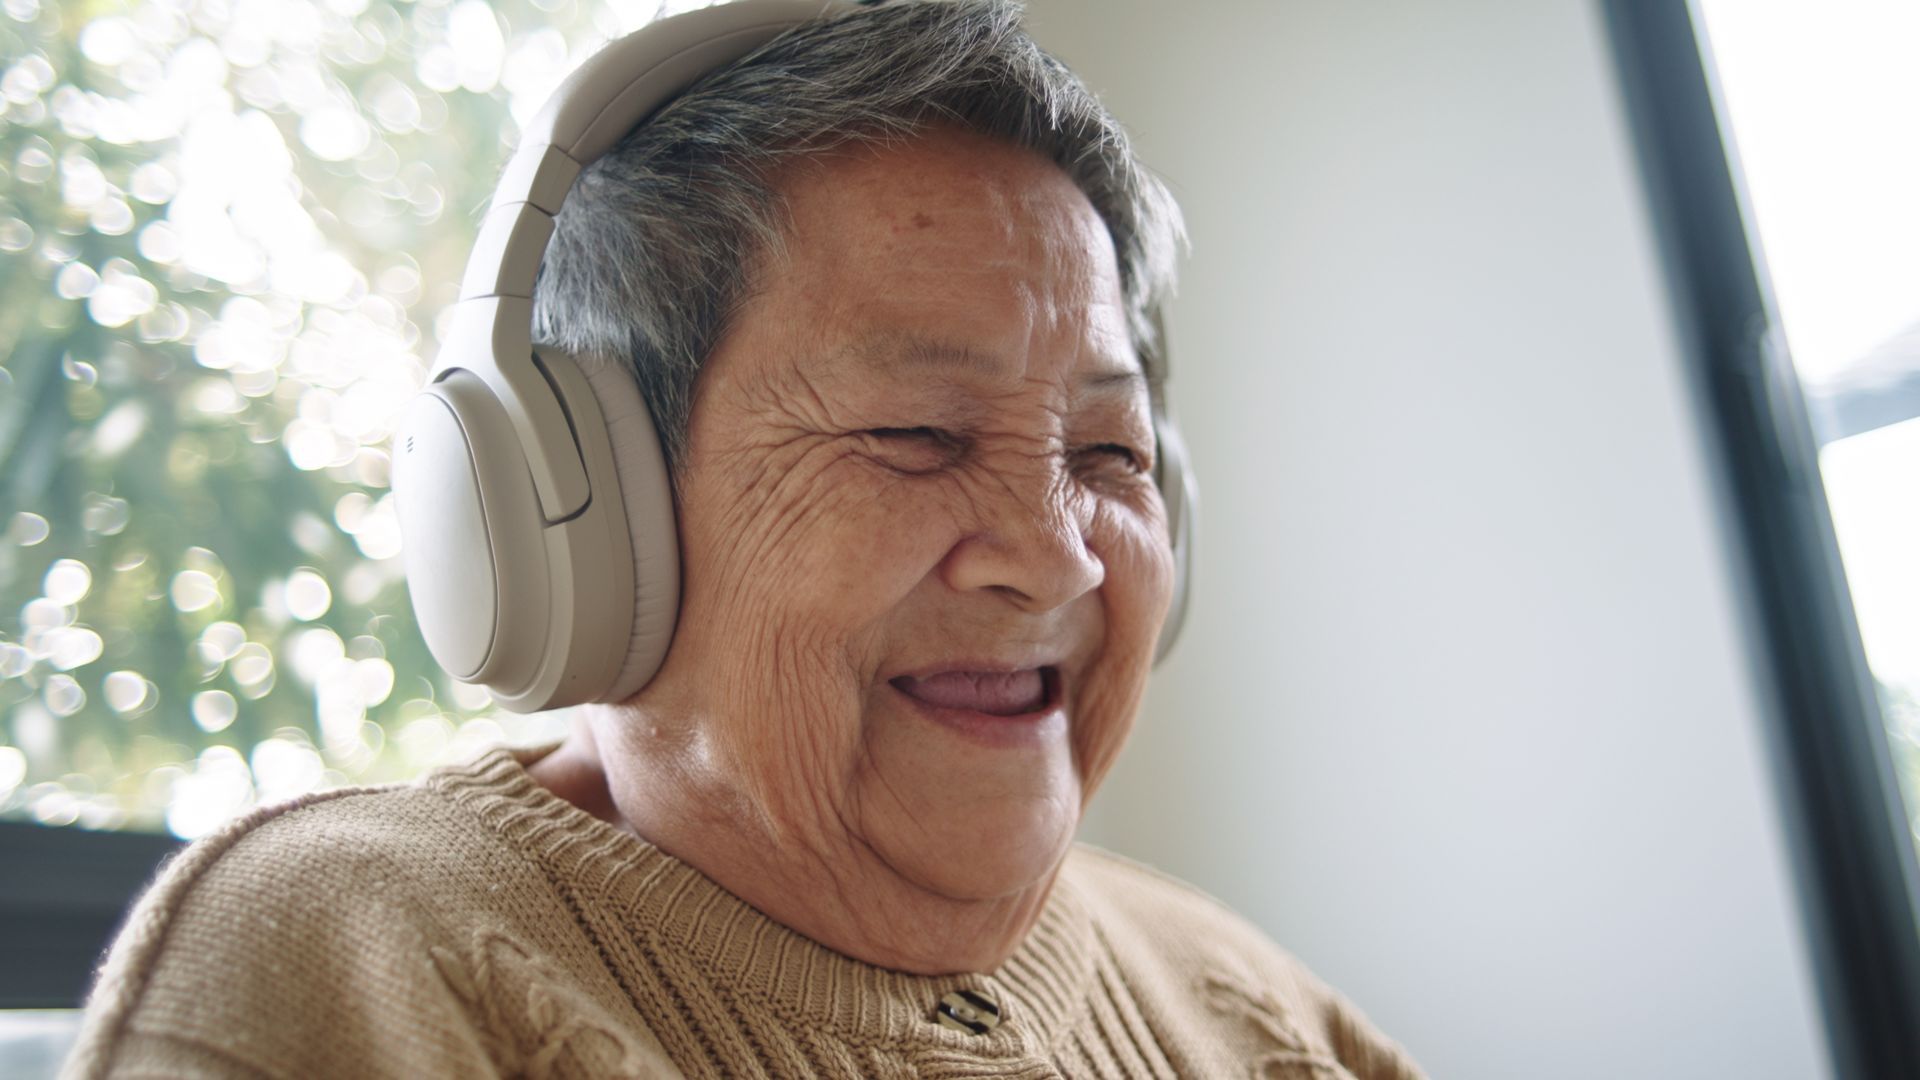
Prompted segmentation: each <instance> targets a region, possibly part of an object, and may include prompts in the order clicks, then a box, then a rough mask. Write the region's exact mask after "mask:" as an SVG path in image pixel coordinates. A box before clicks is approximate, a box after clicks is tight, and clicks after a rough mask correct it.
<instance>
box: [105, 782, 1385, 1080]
mask: <svg viewBox="0 0 1920 1080" xmlns="http://www.w3.org/2000/svg"><path fill="white" fill-rule="evenodd" d="M544 752H545V751H544V749H543V750H533V751H521V752H509V751H506V750H495V751H491V752H489V753H487V754H485V755H483V756H482V757H480V758H479V759H478V760H476V761H474V762H472V763H470V764H466V765H461V766H455V767H452V768H447V769H442V770H440V771H437V772H435V773H433V774H431V775H429V776H427V777H426V778H425V779H423V780H422V781H420V782H419V783H417V784H412V785H405V786H393V787H384V788H359V789H352V790H347V791H340V792H331V793H327V794H325V795H320V796H314V797H311V798H307V799H303V800H297V801H295V802H291V803H286V804H282V805H280V806H277V807H271V808H267V809H264V810H261V811H259V812H257V813H255V814H252V815H250V816H248V817H247V818H246V819H244V820H242V821H240V822H238V823H236V824H235V825H233V826H232V827H230V828H228V829H226V830H224V831H222V832H221V833H220V834H219V835H217V836H215V837H211V838H209V839H207V840H203V841H201V842H200V843H197V844H195V845H193V846H192V847H191V848H189V849H188V850H187V851H186V852H185V853H183V854H182V855H181V856H179V857H178V858H176V859H175V860H174V861H173V862H172V863H171V864H170V865H169V866H168V867H167V868H166V869H165V870H164V871H163V872H162V874H161V876H160V879H159V880H158V882H157V883H156V884H155V885H154V887H153V888H152V889H151V890H149V892H148V893H147V895H146V896H145V897H143V898H142V900H141V902H140V904H139V905H138V906H137V908H136V910H135V912H134V914H133V915H132V916H131V918H130V920H129V922H128V925H127V927H126V929H125V931H124V932H123V933H122V934H121V937H120V939H119V941H118V942H116V944H115V945H114V947H113V950H112V951H111V953H110V954H109V956H108V959H107V961H106V964H105V965H104V967H103V968H102V970H101V974H100V977H99V982H98V984H97V986H96V988H95V991H94V995H93V999H92V1001H91V1003H90V1005H89V1012H88V1017H87V1022H86V1028H85V1030H84V1031H83V1033H82V1035H81V1039H80V1042H79V1045H78V1046H77V1047H76V1049H75V1052H74V1054H73V1056H72V1057H71V1058H70V1059H69V1061H68V1063H67V1075H69V1076H74V1077H94V1076H109V1075H112V1076H161V1075H165V1076H179V1075H201V1076H236V1077H237V1076H267V1077H325V1076H343V1077H346V1076H351V1077H389V1076H390V1077H419V1076H463V1077H464V1076H515V1077H533V1078H541V1077H552V1078H564V1077H677V1076H687V1077H802V1076H820V1077H879V1078H895V1077H898V1078H907V1077H924V1078H929V1080H937V1078H954V1080H959V1078H967V1077H996V1078H1004V1077H1032V1078H1040V1077H1060V1076H1099V1077H1106V1076H1112V1077H1174V1076H1193V1077H1215V1076H1220V1077H1228V1076H1252V1077H1279V1078H1298V1080H1330V1078H1341V1080H1403V1078H1410V1077H1417V1076H1419V1075H1420V1074H1419V1072H1418V1070H1417V1069H1416V1068H1415V1067H1414V1065H1413V1064H1412V1063H1411V1062H1410V1061H1409V1060H1408V1059H1407V1057H1406V1055H1405V1054H1404V1053H1403V1052H1402V1051H1401V1050H1400V1049H1399V1048H1398V1047H1397V1046H1395V1045H1394V1044H1393V1043H1392V1042H1391V1041H1390V1040H1388V1039H1386V1038H1385V1037H1383V1036H1381V1035H1380V1034H1379V1033H1378V1032H1377V1031H1375V1030H1374V1029H1373V1028H1372V1027H1371V1026H1370V1025H1368V1023H1367V1022H1366V1020H1365V1019H1364V1018H1363V1017H1361V1016H1360V1014H1359V1013H1358V1012H1357V1011H1355V1010H1354V1009H1353V1007H1352V1006H1351V1005H1350V1004H1348V1003H1347V1002H1346V1001H1345V1000H1343V999H1342V998H1340V997H1339V995H1337V994H1335V993H1334V992H1333V991H1331V990H1330V989H1328V988H1327V987H1326V986H1325V985H1323V984H1322V983H1320V982H1319V981H1318V980H1316V979H1315V978H1314V977H1313V976H1312V975H1311V974H1310V973H1308V972H1307V971H1306V970H1305V968H1303V967H1302V966H1301V965H1300V964H1299V963H1298V962H1297V961H1295V960H1293V959H1292V958H1291V957H1289V956H1287V955H1286V954H1285V953H1283V952H1282V951H1280V950H1279V949H1277V948H1275V947H1274V946H1273V945H1272V944H1271V943H1270V942H1268V941H1267V940H1266V939H1265V938H1264V937H1263V936H1262V935H1260V933H1259V932H1258V931H1256V930H1254V929H1253V928H1252V927H1251V926H1249V925H1248V924H1247V923H1245V922H1244V921H1242V920H1241V919H1239V918H1238V917H1236V916H1234V915H1233V914H1232V913H1231V912H1229V911H1227V910H1226V909H1225V908H1223V907H1221V906H1220V905H1219V904H1218V903H1216V902H1215V901H1213V900H1211V899H1210V898H1208V897H1206V896H1204V895H1202V894H1200V893H1198V892H1196V891H1195V890H1193V889H1191V888H1190V887H1188V886H1185V885H1182V884H1180V883H1179V882H1176V881H1174V880H1172V879H1170V878H1166V877H1164V876H1162V875H1159V874H1157V873H1155V872H1153V871H1151V870H1148V869H1146V868H1144V867H1140V866H1138V865H1136V864H1133V863H1130V862H1128V861H1126V860H1124V859H1121V858H1119V857H1117V856H1113V855H1109V854H1106V853H1104V852H1099V851H1096V850H1094V849H1092V848H1087V847H1079V848H1076V849H1075V850H1074V852H1073V854H1072V855H1071V856H1069V858H1068V860H1067V863H1066V866H1065V867H1064V868H1063V870H1062V872H1061V874H1060V877H1059V879H1058V881H1057V883H1056V885H1055V887H1054V890H1053V893H1052V895H1051V896H1050V897H1049V898H1048V900H1047V903H1046V905H1045V907H1044V908H1043V909H1042V912H1041V915H1040V918H1039V921H1038V922H1037V923H1036V924H1035V926H1034V928H1033V930H1032V932H1031V933H1030V934H1029V935H1028V937H1027V939H1026V941H1024V942H1023V943H1022V944H1021V946H1020V948H1019V949H1018V950H1017V951H1016V952H1015V953H1014V955H1013V956H1012V957H1010V958H1009V959H1008V960H1007V962H1006V963H1005V964H1003V965H1002V966H1001V967H1000V969H999V970H997V971H994V972H992V973H968V974H956V975H946V976H920V975H909V974H905V973H902V972H897V971H889V970H885V969H881V968H877V967H873V966H871V965H868V964H864V963H861V962H860V961H857V960H854V959H852V958H850V957H847V956H844V955H842V954H839V953H836V952H834V951H832V950H830V949H827V948H825V947H823V946H821V945H818V944H816V943H814V942H813V941H811V940H809V939H807V938H805V937H802V936H801V935H799V934H797V933H794V932H793V931H791V930H789V929H787V928H786V927H784V926H782V925H780V924H778V923H776V922H774V921H772V920H771V919H768V918H767V917H766V916H764V915H762V914H761V913H760V912H758V911H757V910H755V909H754V908H752V907H750V906H749V905H747V904H746V903H745V902H743V901H741V900H740V899H738V898H736V897H735V896H733V895H732V894H731V893H728V892H727V891H726V890H725V889H722V888H721V887H720V886H718V885H717V884H715V883H714V882H713V881H711V880H709V879H708V878H706V877H705V876H704V875H702V874H701V873H700V872H699V871H698V870H695V869H694V868H693V867H691V866H689V865H688V864H686V863H683V862H681V861H679V860H678V859H675V858H673V857H672V856H670V855H668V854H666V853H665V852H663V851H661V850H660V849H659V848H656V847H654V846H653V845H651V844H648V843H647V842H645V841H644V840H641V839H640V838H638V837H636V836H633V835H632V834H630V833H626V832H623V831H621V830H619V829H616V828H614V827H612V826H610V825H608V824H607V823H605V822H602V821H600V820H598V819H596V818H593V817H591V816H589V815H587V814H585V813H583V812H582V811H580V810H578V809H577V808H575V807H573V806H572V805H570V804H568V803H566V802H564V801H562V800H560V799H558V798H556V797H555V796H553V795H552V794H551V793H549V792H548V791H546V790H545V789H544V788H542V787H540V786H539V785H538V784H537V783H535V782H534V781H533V779H532V778H531V777H530V776H528V775H527V773H526V770H525V768H524V765H525V764H526V763H529V762H531V761H533V760H535V759H536V758H537V757H538V756H539V755H540V754H541V753H544ZM963 989H964V990H969V991H972V992H974V993H976V994H980V995H983V996H985V997H987V998H990V999H991V1000H993V1001H994V1002H996V1003H997V1004H998V1006H999V1008H1000V1011H1001V1020H1000V1023H999V1024H998V1025H997V1026H996V1027H994V1028H993V1029H992V1030H990V1031H988V1032H986V1033H984V1034H978V1035H976V1034H972V1033H970V1032H966V1031H959V1030H954V1029H951V1028H947V1027H943V1026H941V1025H939V1024H938V1023H936V1022H935V1021H934V1011H933V1010H934V1006H935V1004H936V1003H937V1002H938V1001H939V1000H940V999H941V997H942V996H943V995H945V994H947V993H949V992H951V991H955V990H963Z"/></svg>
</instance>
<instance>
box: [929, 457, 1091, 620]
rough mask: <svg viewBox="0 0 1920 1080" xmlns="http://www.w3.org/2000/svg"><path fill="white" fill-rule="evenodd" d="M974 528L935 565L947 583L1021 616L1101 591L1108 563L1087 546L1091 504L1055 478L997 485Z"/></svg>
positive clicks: (1057, 476)
mask: <svg viewBox="0 0 1920 1080" xmlns="http://www.w3.org/2000/svg"><path fill="white" fill-rule="evenodd" d="M983 509H986V510H987V511H988V512H987V513H985V514H983V515H981V518H980V520H979V522H978V528H977V529H976V530H975V531H973V532H970V533H969V534H968V535H966V536H964V537H962V538H961V539H960V541H959V543H957V544H955V545H954V547H953V550H951V551H949V552H948V553H947V557H946V559H945V560H944V561H943V562H942V563H941V573H942V574H943V576H944V577H945V579H946V582H947V585H948V586H949V587H950V588H953V589H955V590H958V591H962V592H966V591H972V590H987V591H990V592H995V593H999V594H1001V595H1003V596H1006V597H1007V598H1008V599H1010V600H1012V601H1013V602H1014V603H1015V604H1016V605H1017V606H1019V607H1020V608H1021V609H1022V610H1025V611H1030V612H1035V613H1038V612H1045V611H1052V610H1054V609H1055V608H1059V607H1063V606H1065V605H1066V604H1068V603H1069V602H1071V601H1073V600H1074V599H1076V598H1078V597H1080V596H1083V595H1085V594H1086V593H1089V592H1091V591H1093V590H1094V589H1097V588H1099V587H1100V584H1101V583H1102V582H1103V581H1105V580H1106V576H1107V568H1106V564H1105V563H1103V562H1102V561H1101V560H1100V557H1099V556H1098V555H1096V554H1094V552H1093V551H1092V550H1091V549H1089V548H1088V547H1087V531H1088V527H1089V526H1090V525H1091V523H1092V519H1093V506H1092V500H1091V499H1090V498H1088V496H1087V495H1086V494H1085V493H1084V492H1080V491H1077V490H1076V489H1075V487H1074V485H1073V484H1072V482H1071V481H1069V480H1067V479H1066V478H1065V477H1062V476H1059V475H1052V476H1045V477H1039V476H1036V477H1030V478H1021V479H1020V480H1018V481H1006V480H1004V479H1003V482H1002V483H1001V484H1000V485H998V490H997V492H996V495H995V497H994V498H993V499H992V501H991V505H990V506H988V507H983Z"/></svg>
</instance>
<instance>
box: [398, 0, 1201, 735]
mask: <svg viewBox="0 0 1920 1080" xmlns="http://www.w3.org/2000/svg"><path fill="white" fill-rule="evenodd" d="M844 10H853V8H852V7H851V6H849V5H847V4H845V3H823V2H822V0H737V2H734V3H726V4H721V5H718V6H715V7H710V8H705V9H702V10H699V11H694V12H690V13H687V14H684V15H678V16H674V17H672V18H667V19H662V20H660V21H658V22H655V23H652V24H650V25H648V26H646V27H643V28H642V29H640V30H638V31H636V32H634V33H632V34H629V35H627V36H626V37H624V38H621V39H620V40H618V41H615V42H613V43H612V44H610V45H608V46H607V47H606V48H604V49H602V50H601V51H600V52H599V53H597V54H595V55H594V56H592V57H591V58H589V59H588V60H587V61H586V62H585V63H583V64H582V65H581V66H580V67H579V68H578V69H576V70H575V71H574V72H573V74H571V75H570V76H568V77H567V79H566V81H565V82H563V83H562V84H561V86H560V88H559V89H558V90H556V91H555V92H554V95H553V97H552V98H551V99H549V100H548V101H547V104H546V106H545V107H544V108H542V109H541V111H540V113H539V115H538V116H536V117H535V118H534V119H533V121H532V122H531V123H530V124H529V125H528V126H527V128H526V130H525V131H524V132H523V133H522V137H521V142H520V145H519V148H518V149H517V150H516V151H515V153H514V155H513V158H512V159H511V160H510V161H509V162H508V163H507V167H506V169H505V170H504V171H503V172H502V174H501V177H500V184H499V187H498V189H497V190H495V192H494V195H493V201H492V203H491V204H490V206H489V209H488V211H487V214H486V217H485V219H484V221H483V222H482V224H481V226H480V233H479V236H478V238H477V239H476V240H475V241H474V245H473V253H472V255H471V256H469V258H468V260H467V269H466V276H465V278H464V279H463V280H462V282H461V286H460V298H459V300H458V302H457V303H456V304H455V305H454V307H453V311H452V315H451V317H450V319H451V324H450V329H449V332H448V333H447V335H446V337H445V339H444V341H443V343H442V345H441V348H440V353H439V356H438V357H437V358H436V359H435V361H434V365H433V369H432V371H431V373H430V374H429V376H428V383H427V386H426V387H425V388H424V389H423V390H422V391H421V392H420V394H419V395H417V396H416V397H415V398H414V399H413V401H412V402H411V403H410V404H409V405H408V406H407V408H406V410H405V412H404V413H403V414H402V415H401V418H400V422H399V424H398V426H397V427H396V430H395V434H394V438H393V490H394V494H395V498H396V504H397V508H398V511H399V519H400V529H401V533H402V536H403V537H404V539H405V544H404V546H403V552H404V559H405V565H406V575H407V588H408V591H409V593H410V594H411V596H412V600H413V610H414V614H415V616H416V617H417V619H418V621H419V626H420V633H421V636H422V637H424V638H425V639H426V642H427V648H428V650H429V651H431V652H432V653H433V658H434V660H436V661H437V662H438V663H439V664H440V666H441V667H442V668H444V669H445V670H446V672H447V673H448V674H449V675H452V676H453V677H454V678H456V679H459V680H460V681H462V682H466V683H474V684H479V685H483V686H485V687H486V688H487V689H488V690H489V691H490V692H491V693H492V695H493V697H494V700H495V701H497V702H498V703H499V704H500V705H502V706H503V707H505V708H508V709H511V710H513V711H515V712H536V711H538V710H541V709H552V708H559V707H561V706H565V705H574V704H578V703H581V702H586V701H607V702H617V701H624V700H626V699H627V698H629V697H631V696H632V695H633V694H635V693H637V692H638V691H639V690H640V688H641V687H643V686H645V685H646V683H647V681H648V680H649V679H651V678H652V677H653V675H654V672H656V671H658V670H659V668H660V664H661V662H662V661H663V660H664V659H665V658H666V655H667V646H668V645H669V644H670V643H671V642H672V640H673V628H674V622H675V620H676V619H677V618H678V616H679V605H680V553H679V537H678V533H677V531H676V529H675V525H674V511H673V487H672V481H671V478H670V477H669V476H668V472H667V466H666V460H665V457H664V456H663V455H662V453H661V450H660V440H659V437H658V435H657V433H656V432H655V429H654V425H653V419H652V417H651V416H650V415H649V414H648V411H647V408H646V405H645V403H644V402H643V401H642V400H641V397H640V391H639V387H638V386H637V385H636V384H635V382H634V381H633V378H632V377H631V376H630V375H629V374H627V372H626V371H625V370H624V369H623V368H622V367H621V366H620V365H619V364H617V363H611V362H604V361H603V360H601V359H600V358H585V362H583V361H582V360H579V359H576V358H575V357H572V356H569V355H567V354H566V353H564V352H561V351H559V350H555V349H550V348H546V347H535V346H534V345H533V343H532V322H533V288H534V280H535V278H536V276H537V275H538V273H539V269H540V260H541V257H542V256H543V254H544V253H545V252H546V248H547V242H548V240H549V239H551V238H552V236H553V223H554V217H555V216H556V215H557V214H558V213H559V212H560V205H561V203H563V202H564V201H565V200H566V197H567V192H568V190H569V189H571V188H572V186H573V182H574V179H575V178H576V177H578V176H579V175H580V170H581V169H582V168H584V167H585V166H586V165H588V164H589V163H591V162H592V161H594V160H595V159H596V158H598V157H600V156H601V155H602V154H605V153H606V152H607V151H608V150H610V149H612V148H613V146H614V144H615V143H616V142H618V141H619V140H620V139H621V138H622V137H623V136H625V135H626V133H627V132H628V131H629V130H631V129H632V128H633V127H635V126H636V125H637V124H639V123H640V122H642V121H643V120H645V119H646V118H647V117H649V116H651V115H652V114H653V113H654V112H655V111H656V110H658V109H659V108H660V107H661V106H662V105H664V104H666V102H668V101H669V100H671V99H672V98H673V97H674V96H675V95H676V94H678V93H679V92H680V91H682V90H683V89H685V88H686V87H687V86H688V85H689V84H691V83H693V82H694V81H695V80H696V79H698V78H700V77H701V76H702V75H705V74H707V73H708V72H710V71H714V70H716V69H718V68H721V67H724V66H725V65H727V64H730V63H732V62H734V61H736V60H739V59H740V58H742V57H744V56H746V55H747V54H748V53H750V52H752V51H753V50H754V49H757V48H759V47H760V46H761V45H764V44H766V43H767V42H769V41H771V40H773V39H774V38H775V37H777V36H779V35H780V34H781V33H782V32H784V31H786V30H788V29H791V28H792V27H794V26H797V25H799V24H801V23H804V22H807V21H810V20H812V19H815V18H818V17H819V16H821V15H822V14H831V13H833V12H835V11H844ZM1154 430H1155V434H1156V436H1157V437H1158V441H1159V453H1158V459H1159V463H1158V467H1157V468H1156V470H1155V477H1154V479H1155V481H1156V483H1157V484H1158V486H1159V488H1160V492H1161V495H1162V497H1163V499H1164V501H1165V503H1166V508H1167V524H1168V530H1169V532H1170V533H1171V536H1172V540H1173V551H1174V564H1175V567H1176V573H1175V578H1174V594H1173V604H1172V607H1171V609H1170V610H1169V611H1168V613H1167V621H1166V623H1165V624H1164V625H1163V626H1162V627H1161V631H1160V640H1159V643H1158V645H1157V647H1156V651H1155V656H1154V659H1155V662H1156V663H1157V662H1158V661H1159V660H1160V659H1161V658H1162V657H1164V656H1165V655H1166V653H1167V651H1168V649H1169V648H1170V647H1171V646H1172V644H1173V640H1174V637H1175V636H1176V635H1177V634H1178V632H1179V629H1180V624H1181V622H1182V621H1183V619H1184V617H1185V614H1186V606H1187V582H1188V579H1189V576H1190V563H1191V560H1192V548H1193V542H1192V532H1193V511H1194V490H1195V489H1194V479H1193V474H1192V472H1191V470H1190V469H1189V468H1188V465H1187V459H1186V449H1185V447H1184V445H1183V444H1182V443H1181V441H1180V437H1179V433H1178V432H1177V431H1176V429H1175V428H1174V426H1173V423H1172V421H1171V420H1170V419H1169V418H1168V417H1167V415H1166V413H1165V410H1164V409H1163V408H1161V407H1160V406H1158V405H1156V406H1155V408H1154Z"/></svg>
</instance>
